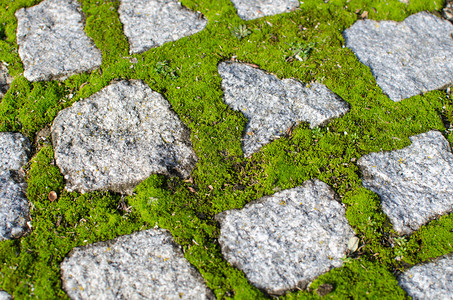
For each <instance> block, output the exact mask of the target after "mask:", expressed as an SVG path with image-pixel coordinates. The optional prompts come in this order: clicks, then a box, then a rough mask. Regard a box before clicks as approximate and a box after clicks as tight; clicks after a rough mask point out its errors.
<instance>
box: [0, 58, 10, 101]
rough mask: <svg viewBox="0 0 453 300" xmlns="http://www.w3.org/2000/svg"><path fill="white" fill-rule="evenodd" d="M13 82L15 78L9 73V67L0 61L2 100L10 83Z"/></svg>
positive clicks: (0, 96) (0, 92) (0, 93)
mask: <svg viewBox="0 0 453 300" xmlns="http://www.w3.org/2000/svg"><path fill="white" fill-rule="evenodd" d="M12 82H13V78H12V77H11V76H9V74H8V68H7V67H6V66H5V65H4V64H3V63H1V62H0V101H1V100H2V98H3V96H5V94H6V92H7V91H8V89H9V85H10V84H11V83H12Z"/></svg>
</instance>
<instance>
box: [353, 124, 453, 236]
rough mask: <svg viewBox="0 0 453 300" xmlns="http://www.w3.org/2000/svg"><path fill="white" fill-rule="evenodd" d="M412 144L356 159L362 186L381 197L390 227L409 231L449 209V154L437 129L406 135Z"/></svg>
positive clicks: (452, 203) (452, 190)
mask: <svg viewBox="0 0 453 300" xmlns="http://www.w3.org/2000/svg"><path fill="white" fill-rule="evenodd" d="M410 140H411V142H412V144H411V145H410V146H408V147H406V148H404V149H401V150H395V151H391V152H379V153H370V154H368V155H365V156H363V157H361V158H360V159H359V160H358V162H357V163H358V165H359V167H360V169H361V171H362V177H363V178H362V182H363V185H364V186H365V187H366V188H368V189H370V190H372V191H373V192H375V193H376V194H378V195H379V196H380V197H381V205H382V210H383V211H384V213H385V214H387V215H388V217H389V218H390V221H391V222H392V223H393V226H394V229H395V230H396V231H397V232H398V233H400V234H410V233H412V232H413V231H415V230H417V229H419V228H420V226H421V225H423V224H425V223H426V222H428V221H429V220H431V219H433V218H435V217H436V216H440V215H442V214H445V213H447V212H450V211H452V210H453V154H452V153H451V149H450V145H449V143H448V141H447V140H446V139H445V138H444V137H443V136H442V134H441V133H440V132H438V131H429V132H426V133H422V134H419V135H416V136H413V137H410Z"/></svg>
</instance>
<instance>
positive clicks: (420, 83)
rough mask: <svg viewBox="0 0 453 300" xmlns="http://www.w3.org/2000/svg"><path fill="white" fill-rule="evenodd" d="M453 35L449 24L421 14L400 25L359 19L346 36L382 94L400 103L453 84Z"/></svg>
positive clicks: (392, 22)
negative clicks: (369, 69) (452, 36)
mask: <svg viewBox="0 0 453 300" xmlns="http://www.w3.org/2000/svg"><path fill="white" fill-rule="evenodd" d="M452 32H453V25H452V24H450V23H449V22H447V21H445V20H442V19H440V18H437V17H436V16H434V15H432V14H429V13H426V12H420V13H418V14H415V15H412V16H410V17H408V18H407V19H405V20H404V21H403V22H400V23H397V22H394V21H380V22H377V21H374V20H369V19H366V20H359V21H357V22H356V23H355V24H354V25H353V26H352V27H351V28H349V29H346V30H345V31H344V33H343V35H344V38H345V40H346V46H347V47H348V48H350V49H351V50H352V51H353V52H354V53H355V54H356V55H357V57H358V59H359V60H360V61H361V62H362V63H363V64H365V65H367V66H368V67H370V68H371V72H372V73H373V75H374V77H375V78H376V82H377V84H378V85H379V86H380V87H381V89H382V91H383V92H384V93H385V94H387V95H388V96H389V98H390V99H392V100H393V101H400V100H402V99H405V98H408V97H412V96H415V95H418V94H420V93H424V92H427V91H432V90H436V89H441V88H444V87H446V86H448V85H451V84H452V83H453V40H452V38H451V33H452Z"/></svg>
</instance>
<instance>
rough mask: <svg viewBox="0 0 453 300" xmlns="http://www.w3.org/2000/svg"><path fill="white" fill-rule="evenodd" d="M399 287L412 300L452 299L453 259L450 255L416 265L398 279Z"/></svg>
mask: <svg viewBox="0 0 453 300" xmlns="http://www.w3.org/2000/svg"><path fill="white" fill-rule="evenodd" d="M398 283H399V285H400V286H401V287H402V288H403V289H404V290H405V291H406V292H407V293H408V294H409V296H411V297H412V299H414V300H415V299H452V298H453V258H452V256H451V254H450V255H447V256H444V257H441V258H439V259H437V260H435V261H433V262H430V263H427V264H422V265H417V266H415V267H412V268H411V269H409V270H408V271H406V272H404V273H403V274H401V275H400V276H399V277H398Z"/></svg>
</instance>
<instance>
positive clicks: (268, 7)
mask: <svg viewBox="0 0 453 300" xmlns="http://www.w3.org/2000/svg"><path fill="white" fill-rule="evenodd" d="M231 2H233V4H234V6H235V7H236V9H237V11H238V15H239V17H240V18H241V19H243V20H247V21H248V20H252V19H257V18H261V17H264V16H272V15H276V14H281V13H284V12H289V11H291V10H293V9H295V8H297V7H299V0H231Z"/></svg>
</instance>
